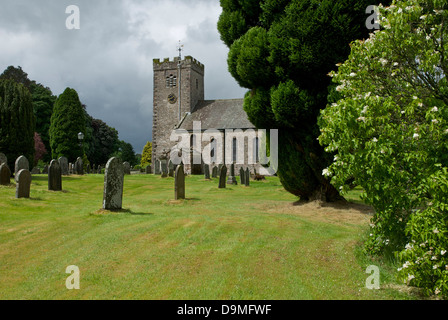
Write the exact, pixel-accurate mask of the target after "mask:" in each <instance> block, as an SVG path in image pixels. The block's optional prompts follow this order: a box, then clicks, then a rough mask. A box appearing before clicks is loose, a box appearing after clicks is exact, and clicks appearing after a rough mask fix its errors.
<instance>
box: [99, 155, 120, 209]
mask: <svg viewBox="0 0 448 320" xmlns="http://www.w3.org/2000/svg"><path fill="white" fill-rule="evenodd" d="M123 183H124V166H123V163H122V162H121V161H120V160H119V159H118V158H115V157H114V158H111V159H109V161H108V162H107V164H106V171H105V175H104V192H103V209H105V210H121V209H122V206H123Z"/></svg>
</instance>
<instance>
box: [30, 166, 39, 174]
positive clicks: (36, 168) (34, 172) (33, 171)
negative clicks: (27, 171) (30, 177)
mask: <svg viewBox="0 0 448 320" xmlns="http://www.w3.org/2000/svg"><path fill="white" fill-rule="evenodd" d="M31 174H40V169H39V167H34V168H33V170H31Z"/></svg>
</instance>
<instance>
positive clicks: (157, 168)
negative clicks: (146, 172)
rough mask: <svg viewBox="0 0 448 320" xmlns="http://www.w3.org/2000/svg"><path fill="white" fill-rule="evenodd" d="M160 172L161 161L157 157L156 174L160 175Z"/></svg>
mask: <svg viewBox="0 0 448 320" xmlns="http://www.w3.org/2000/svg"><path fill="white" fill-rule="evenodd" d="M160 173H161V172H160V161H159V160H157V159H156V161H155V162H154V174H155V175H159V174H160Z"/></svg>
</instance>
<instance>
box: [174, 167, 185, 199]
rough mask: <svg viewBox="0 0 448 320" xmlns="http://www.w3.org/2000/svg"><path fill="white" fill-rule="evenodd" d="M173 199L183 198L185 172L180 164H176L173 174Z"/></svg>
mask: <svg viewBox="0 0 448 320" xmlns="http://www.w3.org/2000/svg"><path fill="white" fill-rule="evenodd" d="M174 199H175V200H179V199H185V172H184V166H182V165H180V166H177V168H176V173H175V175H174Z"/></svg>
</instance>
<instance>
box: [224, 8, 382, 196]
mask: <svg viewBox="0 0 448 320" xmlns="http://www.w3.org/2000/svg"><path fill="white" fill-rule="evenodd" d="M374 3H375V1H373V3H372V1H367V0H364V1H348V0H339V1H334V0H323V1H312V0H309V1H305V0H290V1H287V0H264V1H251V0H222V1H221V6H222V8H223V12H222V15H221V16H220V19H219V22H218V30H219V32H220V34H221V39H222V40H223V41H224V43H226V44H227V45H228V46H229V48H230V51H229V56H228V66H229V71H230V73H231V74H232V76H233V77H234V78H235V79H236V81H237V82H238V83H239V84H240V85H241V86H242V87H245V88H248V89H250V91H249V92H248V93H247V94H246V96H245V99H244V110H245V111H246V113H247V115H248V118H249V120H250V121H251V122H252V123H253V124H254V125H255V126H256V127H257V128H260V129H271V128H275V129H279V168H278V176H279V177H280V180H281V182H282V184H283V186H284V187H285V189H286V190H288V191H289V192H291V193H293V194H295V195H297V196H299V197H301V198H302V199H303V200H311V199H316V198H318V199H322V200H327V201H333V200H337V199H340V196H339V192H338V190H336V189H335V188H334V187H333V186H332V185H331V184H330V183H329V180H328V179H327V178H326V177H323V176H322V170H323V169H324V168H326V166H327V165H328V164H329V163H330V161H331V157H330V156H329V155H327V154H326V153H325V151H324V150H323V148H322V147H321V146H320V145H319V143H318V142H317V140H316V138H317V136H318V135H319V129H318V126H317V117H318V115H319V111H320V110H321V109H323V108H325V107H326V105H327V97H328V91H329V87H330V85H331V79H330V78H329V77H328V76H327V74H328V73H329V72H330V71H331V70H332V69H333V68H334V66H335V64H336V63H339V62H342V61H344V60H346V58H347V57H348V54H349V53H350V47H349V44H350V42H351V41H353V40H355V39H362V38H363V37H367V36H368V30H367V29H366V27H365V21H366V18H367V16H366V14H365V10H366V8H367V6H368V5H370V4H374Z"/></svg>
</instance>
